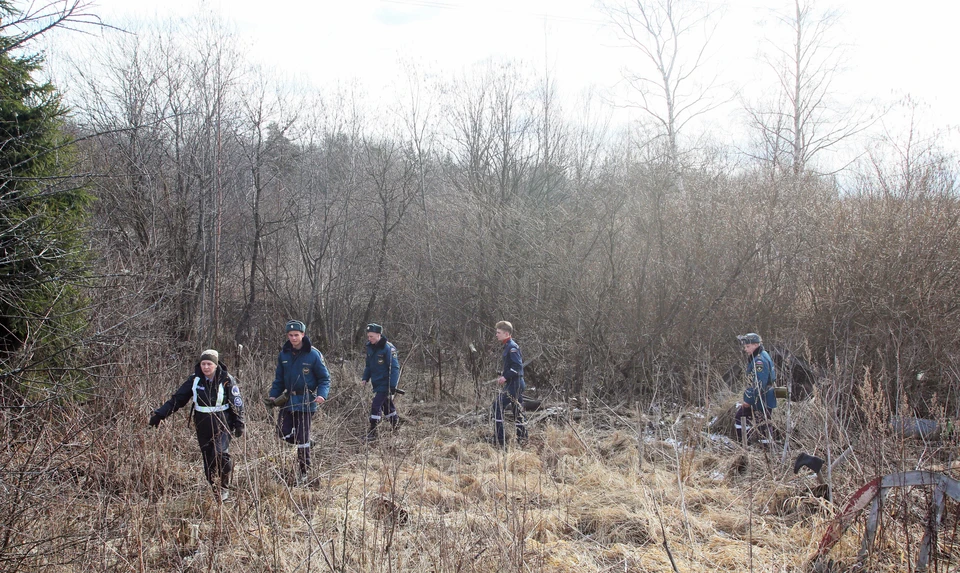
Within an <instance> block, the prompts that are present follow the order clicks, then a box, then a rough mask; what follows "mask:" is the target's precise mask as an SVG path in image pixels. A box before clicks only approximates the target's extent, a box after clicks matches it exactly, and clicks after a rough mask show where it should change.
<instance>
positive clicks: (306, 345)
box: [283, 335, 313, 354]
mask: <svg viewBox="0 0 960 573" xmlns="http://www.w3.org/2000/svg"><path fill="white" fill-rule="evenodd" d="M311 348H313V345H312V344H310V339H309V338H307V336H306V335H304V336H303V344H301V345H300V350H297V354H300V353H302V352H310V349H311ZM283 351H284V352H289V353H290V354H293V345H292V344H290V341H289V340H288V341H286V342H284V343H283Z"/></svg>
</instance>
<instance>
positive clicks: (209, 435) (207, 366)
mask: <svg viewBox="0 0 960 573" xmlns="http://www.w3.org/2000/svg"><path fill="white" fill-rule="evenodd" d="M191 400H193V422H194V426H196V429H197V442H199V444H200V452H201V453H202V454H203V472H204V475H205V476H206V478H207V481H208V482H209V483H210V485H211V486H213V487H214V489H215V490H219V494H220V499H221V500H224V501H226V500H227V498H228V497H229V496H230V490H229V489H228V488H229V487H230V476H231V472H232V470H233V461H232V460H231V459H230V432H233V435H235V436H236V437H238V438H239V437H240V436H242V435H243V428H244V424H243V398H242V397H241V396H240V387H239V386H238V385H237V381H236V379H235V378H234V377H233V376H231V375H230V374H228V373H227V368H226V366H224V365H223V364H221V363H220V354H219V353H218V352H217V351H216V350H204V351H203V353H202V354H201V355H200V361H199V362H198V363H197V365H196V366H195V367H194V369H193V374H191V375H190V377H189V378H187V381H186V382H184V383H183V384H181V385H180V388H179V389H178V390H177V391H176V392H174V394H173V397H172V398H170V399H169V400H167V401H166V402H165V403H164V404H163V405H162V406H160V407H159V408H157V409H156V410H154V411H153V415H151V416H150V422H149V423H150V425H151V426H153V427H157V426H159V425H160V422H162V421H163V420H164V419H165V418H166V417H167V416H169V415H170V414H173V413H174V412H176V411H177V410H179V409H180V408H182V407H184V406H186V405H187V403H188V402H190V401H191Z"/></svg>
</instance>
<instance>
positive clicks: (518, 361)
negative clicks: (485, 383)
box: [493, 320, 527, 446]
mask: <svg viewBox="0 0 960 573" xmlns="http://www.w3.org/2000/svg"><path fill="white" fill-rule="evenodd" d="M496 330H497V332H496V336H497V340H499V341H500V342H501V343H502V344H503V356H502V359H503V368H502V370H501V371H500V377H499V378H497V384H499V385H500V391H499V392H498V393H497V398H496V400H495V401H494V402H493V420H494V430H495V436H494V443H495V444H496V445H498V446H504V445H506V437H505V436H504V431H503V412H504V410H505V409H506V408H507V407H509V408H510V411H511V412H513V420H514V423H515V424H516V427H517V443H519V444H522V443H524V442H526V440H527V426H526V421H525V420H524V417H523V390H524V389H525V388H526V384H524V381H523V355H522V354H521V353H520V347H519V346H518V345H517V343H516V341H514V340H513V325H512V324H510V323H509V322H507V321H505V320H501V321H500V322H498V323H497V325H496Z"/></svg>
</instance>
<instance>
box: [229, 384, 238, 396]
mask: <svg viewBox="0 0 960 573" xmlns="http://www.w3.org/2000/svg"><path fill="white" fill-rule="evenodd" d="M230 392H232V393H233V395H234V396H239V395H240V388H238V387H236V386H234V387H233V390H231V391H230Z"/></svg>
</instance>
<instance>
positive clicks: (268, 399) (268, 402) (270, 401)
mask: <svg viewBox="0 0 960 573" xmlns="http://www.w3.org/2000/svg"><path fill="white" fill-rule="evenodd" d="M263 404H264V406H266V407H267V408H273V407H274V406H276V405H277V399H276V398H274V397H272V396H264V397H263Z"/></svg>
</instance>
